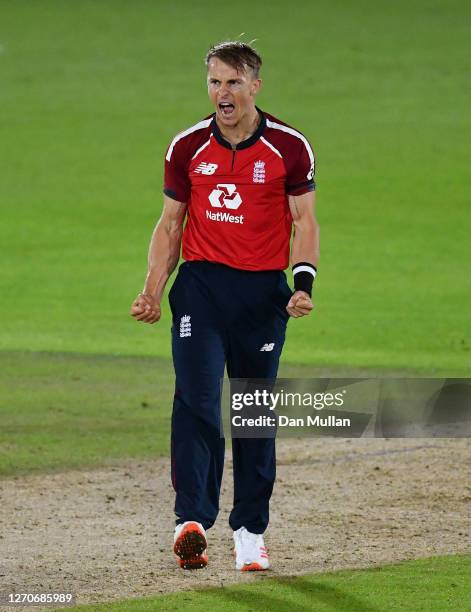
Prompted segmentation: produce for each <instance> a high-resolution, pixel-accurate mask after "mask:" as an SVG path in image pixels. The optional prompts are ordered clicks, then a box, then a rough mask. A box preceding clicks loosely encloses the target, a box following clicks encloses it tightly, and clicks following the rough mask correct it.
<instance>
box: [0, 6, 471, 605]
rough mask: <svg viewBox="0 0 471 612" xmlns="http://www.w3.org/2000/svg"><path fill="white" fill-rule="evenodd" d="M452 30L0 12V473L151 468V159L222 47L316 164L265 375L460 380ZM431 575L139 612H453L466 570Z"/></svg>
mask: <svg viewBox="0 0 471 612" xmlns="http://www.w3.org/2000/svg"><path fill="white" fill-rule="evenodd" d="M470 17H471V5H470V4H469V3H467V2H464V0H462V1H458V0H450V1H448V2H442V1H439V0H430V1H427V2H426V1H425V0H423V1H418V2H414V3H412V2H405V1H404V0H398V1H397V2H395V3H392V4H391V3H387V2H385V1H383V0H380V1H376V2H373V0H359V1H358V2H355V3H348V2H344V1H340V0H334V1H331V0H329V1H328V0H319V1H316V2H309V1H307V0H305V1H300V2H297V3H295V4H294V5H292V6H287V4H286V3H285V2H281V1H280V0H273V1H272V2H270V3H269V4H268V3H258V4H257V3H253V2H249V1H248V0H240V1H239V2H238V3H237V4H236V5H221V3H216V2H214V3H210V2H207V1H204V2H199V3H191V2H189V0H184V1H181V2H178V3H173V4H172V3H168V2H165V3H164V2H163V1H156V2H151V1H150V0H136V1H135V2H132V3H130V2H125V1H124V0H102V1H101V2H99V3H96V2H91V0H81V2H79V3H78V2H77V3H65V2H60V1H59V0H42V2H33V1H31V0H29V1H27V0H25V1H23V2H21V3H18V2H14V1H13V0H2V1H1V2H0V107H1V113H0V142H1V145H2V146H0V168H1V171H0V214H1V222H0V244H1V248H2V274H1V276H0V320H1V332H0V389H1V391H0V475H3V476H8V477H9V476H13V475H20V474H23V473H27V472H41V471H45V470H60V469H68V468H75V467H85V466H94V465H101V464H104V463H107V462H110V461H118V460H122V459H123V458H127V457H152V456H157V455H165V454H167V447H168V429H169V427H168V426H169V414H170V401H171V397H172V387H173V379H172V369H171V362H170V331H169V328H170V317H169V309H168V307H167V305H165V307H164V314H163V318H162V321H161V322H160V323H159V324H157V325H155V326H145V325H138V324H136V323H135V322H134V321H133V320H132V319H131V318H130V317H129V316H128V309H129V305H130V303H131V301H132V299H133V298H134V296H135V295H136V293H137V292H138V291H139V290H140V289H141V287H142V283H143V279H144V275H145V268H146V256H147V247H148V241H149V238H150V234H151V231H152V229H153V226H154V224H155V222H156V220H157V219H158V217H159V214H160V210H161V200H162V198H161V189H162V168H163V155H164V151H165V149H166V146H167V145H168V143H169V142H170V140H171V139H172V137H173V136H174V135H175V133H176V132H178V131H180V130H181V129H183V128H185V127H187V126H189V125H191V124H192V123H195V122H196V121H198V120H199V119H200V118H202V117H203V116H205V115H207V114H209V112H211V108H210V106H209V103H208V100H207V96H206V91H205V71H204V66H203V62H202V56H203V55H204V53H205V51H206V49H207V47H208V46H209V44H210V43H213V42H217V41H218V40H220V39H224V38H232V37H237V36H238V35H239V34H240V33H242V32H245V36H244V39H245V40H248V41H250V40H251V39H253V38H256V39H257V43H256V45H257V47H258V49H259V51H260V52H261V54H262V56H263V59H264V67H263V71H262V76H263V78H264V88H263V91H262V92H261V94H260V97H259V101H258V104H259V106H260V107H261V108H263V109H266V110H267V111H269V112H271V113H272V114H274V115H276V116H279V117H280V118H281V119H283V120H285V121H286V122H288V123H290V124H292V125H294V126H295V127H297V128H298V129H300V130H302V131H303V132H304V133H305V134H306V135H307V137H308V138H309V139H310V141H311V142H312V144H313V146H314V149H315V151H316V153H317V158H318V166H317V167H318V175H317V183H318V194H317V197H318V217H319V220H320V223H321V245H322V258H321V265H320V273H319V276H318V280H317V281H316V289H315V300H316V304H317V306H316V311H315V313H314V315H313V316H312V317H310V318H306V319H304V320H297V321H291V323H290V326H289V331H288V339H287V343H286V346H285V351H284V356H283V368H284V370H283V373H284V375H287V376H290V375H291V376H309V375H315V374H316V373H317V374H318V373H319V372H324V371H329V372H335V371H337V372H339V371H350V372H357V371H360V370H361V371H363V372H365V371H371V372H382V371H391V370H400V371H407V372H414V371H417V372H420V373H422V374H427V375H442V376H444V375H451V376H452V375H462V376H469V373H470V371H471V352H470V349H471V337H470V330H471V309H470V307H469V305H470V303H471V283H470V278H471V246H470V244H471V243H470V240H469V236H470V229H471V209H470V207H469V201H470V196H471V188H470V184H469V180H468V175H469V154H468V146H469V142H470V137H471V119H470V115H469V111H468V106H469V93H470V82H469V74H470V68H471V59H470V58H471V56H470V54H469V36H470V28H469V23H470ZM427 563H428V562H417V564H415V565H414V564H412V565H403V566H397V567H395V568H386V569H383V570H378V571H371V572H360V573H351V574H349V573H345V574H338V575H324V576H322V577H320V578H319V577H307V578H305V579H304V578H303V579H295V580H293V581H286V582H285V581H281V582H277V581H274V582H270V581H263V582H262V583H257V585H256V590H255V588H252V587H246V588H231V589H229V588H228V589H222V590H219V591H217V592H216V591H208V592H206V593H196V594H188V593H184V594H179V595H175V596H171V597H168V598H165V600H164V599H161V600H159V604H158V605H159V607H158V609H169V610H170V609H176V607H178V609H181V605H182V602H184V603H185V602H187V603H188V602H191V604H192V607H193V608H194V609H199V608H198V606H199V607H201V609H203V606H204V607H205V608H207V607H208V606H210V605H211V602H212V601H214V598H215V597H217V598H218V601H223V602H224V605H225V608H223V609H227V610H248V609H253V607H257V606H259V604H260V603H261V601H262V600H261V598H263V601H264V602H268V603H269V604H270V606H271V607H274V608H275V609H278V608H277V607H276V606H277V605H278V603H279V602H280V601H283V609H286V610H301V609H305V607H304V606H305V601H307V600H312V598H314V600H315V601H316V603H317V604H318V607H317V608H316V609H319V610H323V609H325V610H328V609H336V610H343V609H345V610H346V609H348V610H357V609H358V610H360V609H361V610H393V609H397V610H399V609H408V610H431V609H433V610H435V609H437V610H447V609H452V608H453V609H465V608H464V607H463V606H462V605H460V604H461V602H462V601H464V599H461V600H460V599H459V597H462V598H464V597H465V596H467V597H468V605H470V604H469V589H468V591H466V595H465V591H464V587H463V584H464V582H463V581H461V582H460V580H461V578H460V576H461V573H462V572H463V571H464V570H465V568H467V569H468V570H469V558H466V557H457V558H455V559H451V558H450V559H448V558H447V559H446V560H436V561H433V562H430V565H427ZM447 568H450V569H449V570H448V569H447ZM408 576H416V577H417V579H416V580H413V579H412V580H410V579H408ZM388 580H389V582H388ZM452 583H453V584H455V583H456V585H457V586H456V587H454V586H453V585H452ZM388 584H389V585H390V586H391V585H393V586H394V589H393V590H392V591H391V589H390V590H388V586H387V585H388ZM462 587H463V588H462ZM215 593H218V595H216V594H215ZM221 593H222V595H224V597H223V599H220V597H222V595H221ZM178 598H180V599H178ZM188 598H189V599H188ZM388 598H389V599H388ZM412 599H413V601H414V602H416V604H417V607H411V601H412ZM277 602H278V603H277ZM421 602H422V603H421ZM429 604H430V605H429ZM151 605H153V604H151ZM161 605H162V606H169V607H167V608H166V607H160V606H161ZM172 606H174V607H172ZM323 606H324V607H323ZM329 606H330V607H329ZM342 606H343V607H342ZM420 606H422V607H420ZM99 609H114V608H111V607H103V606H102V607H101V608H99ZM119 609H130V610H131V609H156V608H149V607H146V604H145V603H142V604H141V603H138V602H136V603H135V604H130V603H129V604H126V605H125V607H121V608H119Z"/></svg>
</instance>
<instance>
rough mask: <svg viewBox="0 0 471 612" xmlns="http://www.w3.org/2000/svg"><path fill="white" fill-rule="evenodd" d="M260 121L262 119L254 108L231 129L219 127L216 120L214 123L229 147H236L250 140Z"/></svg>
mask: <svg viewBox="0 0 471 612" xmlns="http://www.w3.org/2000/svg"><path fill="white" fill-rule="evenodd" d="M261 120H262V117H261V115H260V113H259V112H258V110H257V109H256V108H255V107H254V109H253V111H252V112H251V113H250V114H247V115H246V116H244V117H242V119H241V121H239V123H238V124H237V125H234V126H233V127H231V126H226V125H221V124H220V123H219V122H218V120H217V118H216V123H217V126H218V128H219V131H220V132H221V134H222V136H223V137H224V139H225V140H227V141H228V142H230V143H231V145H233V146H236V145H238V144H239V142H243V141H244V140H247V139H248V138H250V137H251V136H252V135H253V134H254V133H255V132H256V131H257V128H258V126H259V125H260V121H261Z"/></svg>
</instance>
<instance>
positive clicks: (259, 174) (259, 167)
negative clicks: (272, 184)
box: [253, 161, 265, 183]
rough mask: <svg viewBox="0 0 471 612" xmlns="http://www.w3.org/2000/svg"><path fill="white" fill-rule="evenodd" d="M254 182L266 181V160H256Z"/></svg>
mask: <svg viewBox="0 0 471 612" xmlns="http://www.w3.org/2000/svg"><path fill="white" fill-rule="evenodd" d="M253 182H254V183H264V182H265V162H264V161H256V162H255V163H254V165H253Z"/></svg>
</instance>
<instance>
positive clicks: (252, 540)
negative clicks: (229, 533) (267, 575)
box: [234, 527, 270, 572]
mask: <svg viewBox="0 0 471 612" xmlns="http://www.w3.org/2000/svg"><path fill="white" fill-rule="evenodd" d="M234 545H235V548H234V554H235V558H236V569H238V570H240V571H241V572H254V571H260V570H266V569H268V568H269V567H270V562H269V560H268V553H267V549H266V548H265V544H264V542H263V535H262V534H261V533H250V531H247V529H246V528H245V527H241V528H240V529H238V530H237V531H234Z"/></svg>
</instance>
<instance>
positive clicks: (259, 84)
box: [252, 79, 262, 96]
mask: <svg viewBox="0 0 471 612" xmlns="http://www.w3.org/2000/svg"><path fill="white" fill-rule="evenodd" d="M261 87H262V79H254V80H253V81H252V95H253V96H256V95H257V93H258V92H259V91H260V88H261Z"/></svg>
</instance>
